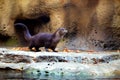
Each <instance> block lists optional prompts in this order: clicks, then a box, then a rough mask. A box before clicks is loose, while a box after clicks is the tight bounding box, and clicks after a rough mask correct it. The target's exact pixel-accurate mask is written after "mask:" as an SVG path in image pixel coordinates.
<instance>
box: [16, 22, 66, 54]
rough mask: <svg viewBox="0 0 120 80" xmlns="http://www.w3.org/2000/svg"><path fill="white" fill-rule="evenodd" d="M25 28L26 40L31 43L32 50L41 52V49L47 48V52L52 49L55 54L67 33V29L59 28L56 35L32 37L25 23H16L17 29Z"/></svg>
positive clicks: (43, 34) (47, 34)
mask: <svg viewBox="0 0 120 80" xmlns="http://www.w3.org/2000/svg"><path fill="white" fill-rule="evenodd" d="M17 27H18V28H21V27H22V28H23V33H24V37H25V39H26V40H27V41H28V42H29V49H30V50H32V48H33V47H34V48H35V50H36V51H40V50H39V48H40V47H45V50H46V51H48V49H52V50H53V51H54V52H57V51H56V50H55V48H56V46H57V44H58V43H59V41H60V40H61V39H62V38H63V37H64V35H65V34H66V33H67V30H66V29H65V28H58V29H57V30H56V31H55V32H54V33H38V34H36V35H33V36H31V34H30V32H29V30H28V28H27V26H26V25H25V24H23V23H16V24H15V28H17Z"/></svg>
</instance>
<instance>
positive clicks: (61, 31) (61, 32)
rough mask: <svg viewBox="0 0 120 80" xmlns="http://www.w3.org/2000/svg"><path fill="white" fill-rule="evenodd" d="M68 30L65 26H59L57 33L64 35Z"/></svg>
mask: <svg viewBox="0 0 120 80" xmlns="http://www.w3.org/2000/svg"><path fill="white" fill-rule="evenodd" d="M67 32H68V31H67V30H66V29H65V28H59V29H58V30H57V33H58V34H59V35H60V36H64V35H65V34H66V33H67Z"/></svg>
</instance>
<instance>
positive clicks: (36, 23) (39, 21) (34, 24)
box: [14, 15, 50, 45]
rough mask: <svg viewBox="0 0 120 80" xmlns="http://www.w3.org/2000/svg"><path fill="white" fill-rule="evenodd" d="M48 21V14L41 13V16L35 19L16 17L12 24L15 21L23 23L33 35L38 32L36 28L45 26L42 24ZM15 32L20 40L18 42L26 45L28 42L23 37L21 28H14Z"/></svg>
mask: <svg viewBox="0 0 120 80" xmlns="http://www.w3.org/2000/svg"><path fill="white" fill-rule="evenodd" d="M49 22H50V17H49V15H43V16H40V17H39V18H36V19H16V21H15V22H14V24H16V23H23V24H25V25H26V26H27V27H28V29H29V32H30V34H31V35H35V34H37V33H38V32H37V31H36V29H37V30H38V29H41V28H43V27H45V26H43V25H46V24H47V23H49ZM15 32H16V35H17V37H18V40H19V41H20V44H21V45H27V44H28V43H27V41H26V40H25V38H24V34H23V32H22V28H21V29H20V28H19V29H18V28H15Z"/></svg>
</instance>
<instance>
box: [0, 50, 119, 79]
mask: <svg viewBox="0 0 120 80" xmlns="http://www.w3.org/2000/svg"><path fill="white" fill-rule="evenodd" d="M108 67H109V68H108ZM0 68H1V69H0V73H1V76H0V77H1V78H8V79H9V78H13V79H16V78H20V79H22V78H23V79H26V78H27V79H53V80H55V79H57V78H59V79H84V78H85V79H97V78H111V79H114V78H120V77H119V76H120V52H119V51H118V52H80V53H66V52H58V53H55V52H29V51H14V50H9V49H4V48H0ZM12 69H13V70H12ZM4 70H6V72H7V73H5V71H4ZM16 70H17V72H16ZM10 73H11V74H10ZM14 73H16V74H14Z"/></svg>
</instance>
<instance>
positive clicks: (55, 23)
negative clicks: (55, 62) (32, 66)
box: [0, 0, 120, 50]
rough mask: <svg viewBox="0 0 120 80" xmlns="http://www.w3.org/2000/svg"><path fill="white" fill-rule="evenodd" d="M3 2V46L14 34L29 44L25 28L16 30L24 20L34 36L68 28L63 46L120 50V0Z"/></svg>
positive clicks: (0, 32)
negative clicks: (15, 26)
mask: <svg viewBox="0 0 120 80" xmlns="http://www.w3.org/2000/svg"><path fill="white" fill-rule="evenodd" d="M0 4H1V5H0V11H1V13H0V38H1V39H0V42H1V43H2V44H3V45H4V43H5V44H6V42H7V41H9V38H11V37H8V36H12V37H13V34H14V35H16V34H17V41H20V43H21V44H22V45H23V44H26V41H25V39H24V37H23V34H21V30H17V31H16V30H15V29H14V23H18V22H21V23H24V24H26V25H27V26H28V29H29V31H30V33H31V34H32V35H34V34H37V33H38V32H54V31H55V30H56V29H57V28H59V27H61V26H62V27H66V28H67V29H68V31H69V32H68V33H67V35H66V36H65V39H64V40H62V41H61V42H60V44H59V45H58V47H59V48H61V49H62V48H64V47H68V48H70V49H84V50H115V49H120V42H119V41H120V27H119V26H120V24H119V21H120V17H119V16H120V14H119V13H120V9H119V8H120V1H119V0H85V1H83V0H52V1H49V0H34V1H33V0H14V1H13V2H10V0H0ZM4 38H5V39H4ZM6 38H7V39H8V40H6ZM13 45H16V44H13ZM18 45H19V44H18Z"/></svg>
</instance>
